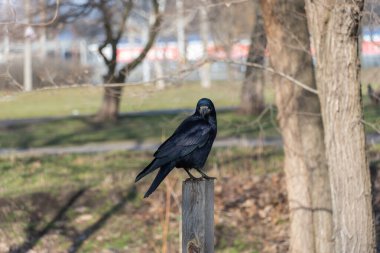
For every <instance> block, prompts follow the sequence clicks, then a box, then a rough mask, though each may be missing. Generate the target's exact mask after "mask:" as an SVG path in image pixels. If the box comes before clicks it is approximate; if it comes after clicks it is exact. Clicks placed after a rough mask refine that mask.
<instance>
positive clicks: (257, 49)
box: [240, 4, 267, 114]
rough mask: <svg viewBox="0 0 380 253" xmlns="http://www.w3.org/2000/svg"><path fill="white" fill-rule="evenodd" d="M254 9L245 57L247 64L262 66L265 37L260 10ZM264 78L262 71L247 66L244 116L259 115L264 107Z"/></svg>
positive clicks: (242, 99)
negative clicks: (249, 43)
mask: <svg viewBox="0 0 380 253" xmlns="http://www.w3.org/2000/svg"><path fill="white" fill-rule="evenodd" d="M254 8H255V12H256V13H255V16H256V19H255V22H254V25H253V29H252V34H251V45H250V46H249V53H248V57H247V62H248V63H256V64H260V65H264V59H265V48H266V44H267V41H266V37H265V31H264V21H263V17H262V13H261V8H260V6H259V5H258V4H255V5H254ZM264 83H265V76H264V72H263V71H262V70H258V69H257V68H254V67H253V66H249V65H247V67H246V70H245V76H244V81H243V87H242V91H241V100H240V111H241V112H243V113H246V114H259V113H260V112H261V111H262V110H263V109H264V106H265V102H264Z"/></svg>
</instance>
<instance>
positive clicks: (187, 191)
mask: <svg viewBox="0 0 380 253" xmlns="http://www.w3.org/2000/svg"><path fill="white" fill-rule="evenodd" d="M182 253H214V180H204V179H202V180H186V181H184V182H183V184H182Z"/></svg>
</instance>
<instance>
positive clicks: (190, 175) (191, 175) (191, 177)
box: [184, 168, 199, 180]
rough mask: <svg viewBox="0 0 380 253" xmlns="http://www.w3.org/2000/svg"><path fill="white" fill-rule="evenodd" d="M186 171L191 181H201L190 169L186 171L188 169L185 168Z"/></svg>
mask: <svg viewBox="0 0 380 253" xmlns="http://www.w3.org/2000/svg"><path fill="white" fill-rule="evenodd" d="M184 169H185V171H186V172H187V174H188V175H189V177H190V179H193V180H195V179H199V178H197V177H194V176H193V174H191V173H190V171H189V169H186V168H184Z"/></svg>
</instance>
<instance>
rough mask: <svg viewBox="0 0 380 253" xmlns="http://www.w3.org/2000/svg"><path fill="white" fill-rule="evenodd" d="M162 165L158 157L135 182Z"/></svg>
mask: <svg viewBox="0 0 380 253" xmlns="http://www.w3.org/2000/svg"><path fill="white" fill-rule="evenodd" d="M158 167H160V164H158V161H157V159H154V160H153V161H152V162H151V163H150V164H149V165H148V166H146V167H145V169H143V170H142V171H141V172H140V173H139V174H138V175H137V177H136V179H135V183H136V182H138V181H139V180H140V179H141V178H143V177H145V176H146V175H148V174H149V173H151V172H153V171H154V170H156V169H158Z"/></svg>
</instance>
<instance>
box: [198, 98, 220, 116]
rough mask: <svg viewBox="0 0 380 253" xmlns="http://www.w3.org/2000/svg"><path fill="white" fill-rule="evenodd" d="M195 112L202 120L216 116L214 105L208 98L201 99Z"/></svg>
mask: <svg viewBox="0 0 380 253" xmlns="http://www.w3.org/2000/svg"><path fill="white" fill-rule="evenodd" d="M195 112H196V114H199V115H201V116H202V117H203V118H207V117H208V116H210V115H216V113H215V107H214V104H213V103H212V101H211V100H210V99H208V98H202V99H200V100H199V101H198V103H197V108H196V109H195Z"/></svg>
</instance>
